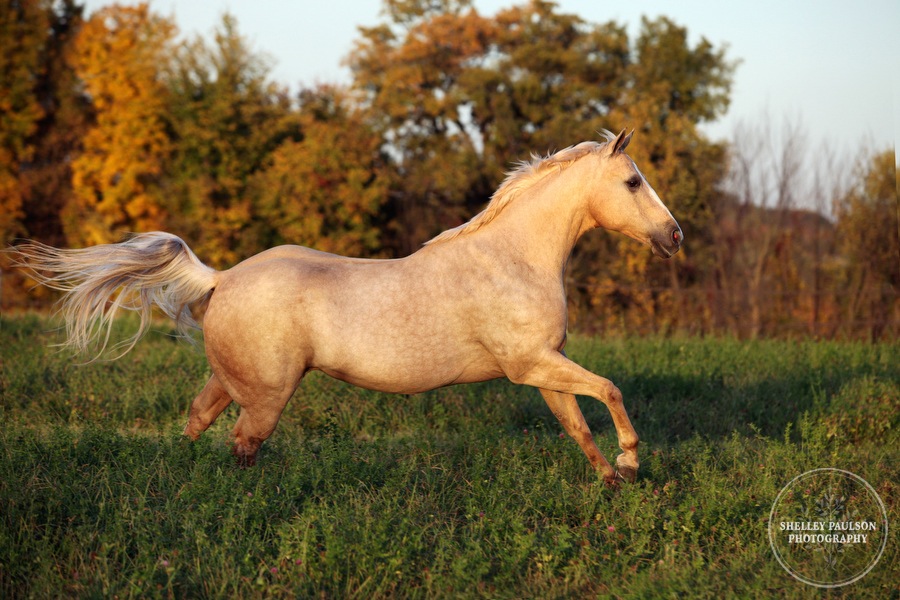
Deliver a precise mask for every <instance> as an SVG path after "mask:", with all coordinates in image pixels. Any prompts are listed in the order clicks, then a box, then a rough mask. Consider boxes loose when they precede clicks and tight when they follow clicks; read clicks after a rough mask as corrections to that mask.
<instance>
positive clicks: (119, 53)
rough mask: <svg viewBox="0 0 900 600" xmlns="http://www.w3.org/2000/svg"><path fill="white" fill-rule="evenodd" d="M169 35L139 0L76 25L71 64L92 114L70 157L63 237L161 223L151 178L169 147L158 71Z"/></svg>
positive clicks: (100, 238)
mask: <svg viewBox="0 0 900 600" xmlns="http://www.w3.org/2000/svg"><path fill="white" fill-rule="evenodd" d="M174 35H175V26H174V24H173V23H172V22H171V21H169V20H167V19H164V18H160V17H159V16H156V15H153V14H152V13H150V12H149V10H148V8H147V5H146V4H140V5H137V6H120V5H111V6H108V7H106V8H103V9H101V10H99V11H97V12H96V13H94V14H93V15H92V16H91V18H90V19H89V20H88V21H87V22H86V23H85V24H84V27H83V28H82V30H81V31H80V33H79V36H78V39H77V41H76V44H75V65H76V70H77V72H78V75H79V77H80V78H81V80H82V81H83V82H84V87H85V91H86V92H87V94H88V96H89V97H90V99H91V102H92V104H93V108H94V111H95V115H96V120H95V123H94V124H93V126H92V127H91V128H90V129H89V130H88V132H87V134H86V135H85V137H84V146H83V152H82V153H81V155H80V156H78V157H77V158H76V159H75V160H74V161H73V163H72V180H73V181H72V183H73V188H74V194H73V200H72V201H71V202H70V203H69V205H68V206H66V208H65V210H64V217H63V223H64V228H65V231H66V237H67V238H68V241H69V243H70V244H73V245H82V244H98V243H107V242H110V241H115V240H116V239H118V238H119V237H121V235H122V234H123V233H124V232H126V231H146V230H151V229H160V228H162V227H163V225H164V222H165V211H164V209H163V207H162V206H161V204H160V202H159V198H158V196H157V195H156V194H155V193H154V192H155V190H154V185H155V183H156V182H157V181H158V179H159V177H160V176H161V175H162V173H163V168H164V164H165V161H166V158H167V156H168V155H169V153H170V151H171V144H170V141H169V138H168V136H167V135H166V130H165V121H164V114H165V109H166V106H167V89H168V88H167V86H166V85H165V83H164V81H163V80H162V77H161V73H162V72H163V65H165V62H166V60H167V59H168V57H170V56H171V49H170V43H171V41H172V39H173V37H174Z"/></svg>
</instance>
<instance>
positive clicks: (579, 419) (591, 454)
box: [540, 389, 616, 484]
mask: <svg viewBox="0 0 900 600" xmlns="http://www.w3.org/2000/svg"><path fill="white" fill-rule="evenodd" d="M540 392H541V396H543V397H544V400H545V401H546V402H547V406H549V407H550V410H551V411H552V412H553V414H554V415H555V416H556V418H557V419H558V420H559V422H560V423H561V424H562V426H563V428H564V429H565V430H566V433H568V434H569V435H570V436H571V437H572V439H574V440H575V441H576V442H578V445H579V446H581V451H582V452H584V455H585V456H587V459H588V460H589V461H590V463H591V466H592V467H594V470H595V471H599V472H600V473H601V474H602V475H603V478H604V479H605V480H606V482H607V483H609V484H612V483H613V482H615V480H616V471H615V469H613V468H612V466H610V464H609V461H608V460H606V458H605V457H604V456H603V454H601V453H600V449H599V448H597V444H595V443H594V436H593V435H592V434H591V429H590V427H588V424H587V421H585V420H584V415H583V414H582V413H581V409H580V408H579V407H578V402H576V400H575V396H573V395H572V394H564V393H562V392H554V391H553V390H546V389H541V390H540Z"/></svg>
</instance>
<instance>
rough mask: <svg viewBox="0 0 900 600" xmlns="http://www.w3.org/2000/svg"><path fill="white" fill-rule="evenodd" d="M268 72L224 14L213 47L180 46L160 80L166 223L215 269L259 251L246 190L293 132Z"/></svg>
mask: <svg viewBox="0 0 900 600" xmlns="http://www.w3.org/2000/svg"><path fill="white" fill-rule="evenodd" d="M269 72H270V69H269V65H268V62H267V60H266V59H265V58H264V57H262V56H260V55H258V54H254V53H253V51H252V49H251V48H250V46H249V44H248V42H247V41H246V40H245V39H244V38H243V37H242V36H241V35H240V34H239V32H238V29H237V22H236V20H235V19H234V17H232V16H230V15H227V14H226V15H225V16H224V17H223V19H222V24H221V26H220V27H219V28H218V29H217V30H216V32H215V35H214V40H213V44H212V45H210V44H209V43H208V42H206V41H205V40H203V39H202V38H197V39H195V40H194V41H192V42H188V43H186V44H184V45H182V46H181V47H180V48H179V49H178V52H177V56H176V59H175V61H174V63H173V66H172V69H171V72H170V73H169V75H168V84H169V90H170V92H171V103H170V105H169V113H170V115H171V116H170V130H171V135H172V138H173V144H174V151H173V158H172V163H171V166H170V170H169V178H168V182H167V190H166V194H167V197H168V198H169V210H170V213H171V218H170V226H171V228H172V229H173V230H174V231H176V232H178V233H179V234H181V235H184V236H185V237H187V238H190V239H191V240H193V241H194V243H195V244H196V250H197V252H198V253H199V254H200V255H202V256H203V257H204V258H205V259H206V260H209V261H210V262H211V263H212V264H214V265H216V266H226V265H231V264H234V263H236V262H237V261H238V260H240V259H241V258H245V257H246V256H249V255H250V254H252V253H254V252H257V251H259V250H260V241H259V240H257V239H255V238H254V237H253V235H252V232H248V231H246V230H247V228H248V226H249V224H250V222H251V219H252V215H253V206H252V202H251V199H250V197H249V195H248V189H247V186H248V185H249V183H250V180H251V177H252V176H253V174H254V173H256V172H257V171H259V170H260V169H261V168H262V167H263V166H264V165H265V163H266V161H267V160H268V159H269V157H270V154H271V153H272V152H273V151H274V150H275V149H276V148H277V147H278V146H279V145H280V144H281V143H282V142H283V141H284V140H285V139H289V138H291V137H296V136H298V135H299V123H298V122H297V119H296V115H295V114H294V112H293V111H292V110H291V103H290V101H289V99H288V97H287V94H286V92H285V90H284V89H283V88H282V87H280V86H278V85H276V84H275V83H273V82H271V81H270V80H269Z"/></svg>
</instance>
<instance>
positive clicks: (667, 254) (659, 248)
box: [650, 240, 681, 258]
mask: <svg viewBox="0 0 900 600" xmlns="http://www.w3.org/2000/svg"><path fill="white" fill-rule="evenodd" d="M680 248H681V246H675V248H674V249H673V250H669V249H668V248H666V247H665V246H663V245H662V244H660V243H659V242H657V241H656V240H654V241H652V242H650V251H651V252H653V254H655V255H656V256H658V257H660V258H672V257H673V256H674V255H675V253H676V252H678V250H679V249H680Z"/></svg>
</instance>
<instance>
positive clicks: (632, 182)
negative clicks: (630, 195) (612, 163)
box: [625, 175, 641, 192]
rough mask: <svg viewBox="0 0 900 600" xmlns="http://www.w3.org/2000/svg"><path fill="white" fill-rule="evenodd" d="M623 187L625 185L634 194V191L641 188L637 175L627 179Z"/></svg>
mask: <svg viewBox="0 0 900 600" xmlns="http://www.w3.org/2000/svg"><path fill="white" fill-rule="evenodd" d="M625 185H627V186H628V188H629V189H630V190H631V191H632V192H634V191H636V190H637V189H638V188H639V187H641V178H640V177H638V176H637V175H634V176H633V177H632V178H631V179H629V180H628V181H626V182H625Z"/></svg>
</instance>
